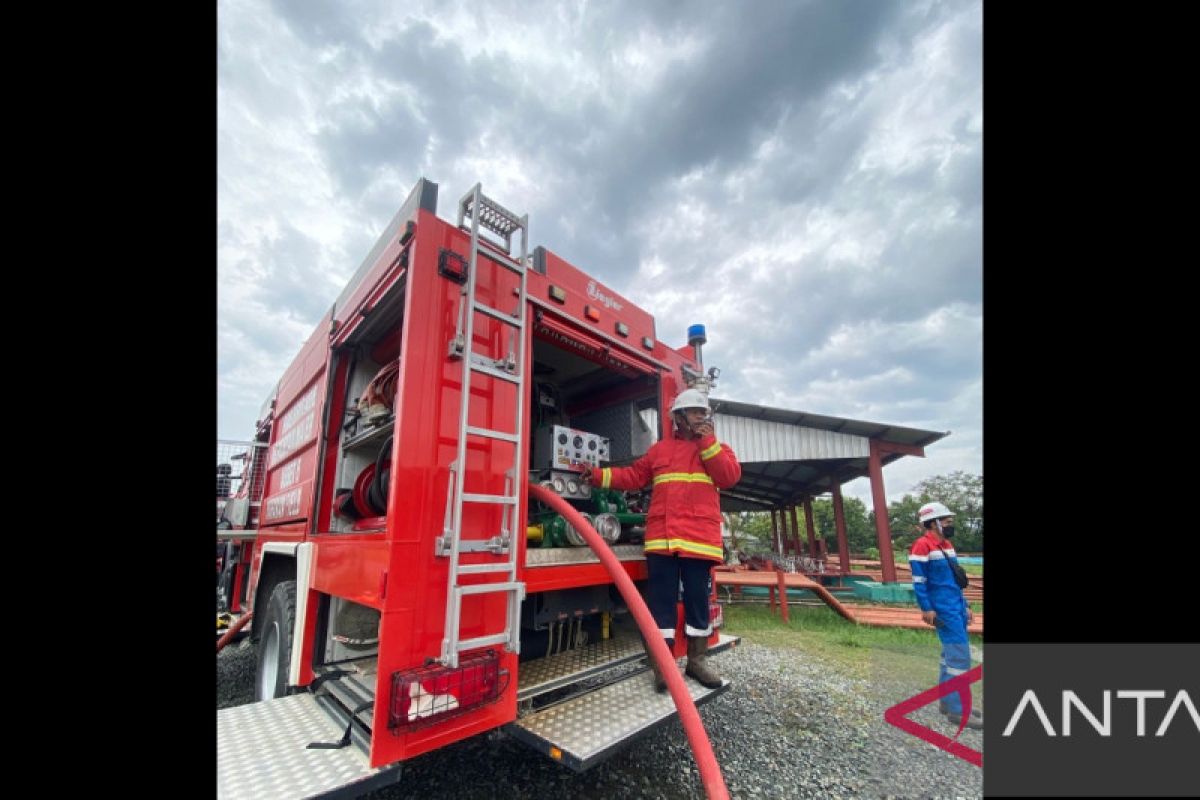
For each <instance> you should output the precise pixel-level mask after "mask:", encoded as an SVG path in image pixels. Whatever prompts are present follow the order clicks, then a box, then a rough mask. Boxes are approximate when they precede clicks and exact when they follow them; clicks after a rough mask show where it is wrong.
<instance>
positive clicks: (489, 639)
mask: <svg viewBox="0 0 1200 800" xmlns="http://www.w3.org/2000/svg"><path fill="white" fill-rule="evenodd" d="M507 643H508V633H507V632H506V633H496V634H492V635H491V636H477V637H476V638H474V639H463V640H462V641H461V642H459V643H458V652H460V653H461V652H462V651H464V650H474V649H475V648H476V647H486V646H487V645H489V644H507Z"/></svg>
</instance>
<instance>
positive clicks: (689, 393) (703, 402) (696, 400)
mask: <svg viewBox="0 0 1200 800" xmlns="http://www.w3.org/2000/svg"><path fill="white" fill-rule="evenodd" d="M685 408H703V409H704V410H705V411H708V398H707V397H705V396H704V395H703V394H702V393H701V392H700V391H699V390H697V389H684V390H683V391H682V392H680V393H679V396H678V397H676V398H675V404H674V405H672V406H671V411H672V412H675V411H683V410H684V409H685Z"/></svg>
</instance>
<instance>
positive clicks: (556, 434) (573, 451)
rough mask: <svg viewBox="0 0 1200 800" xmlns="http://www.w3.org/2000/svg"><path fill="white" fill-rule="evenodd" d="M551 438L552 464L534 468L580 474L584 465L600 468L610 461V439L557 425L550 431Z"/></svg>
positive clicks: (540, 464) (541, 464)
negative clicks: (602, 464)
mask: <svg viewBox="0 0 1200 800" xmlns="http://www.w3.org/2000/svg"><path fill="white" fill-rule="evenodd" d="M550 437H551V442H552V445H551V447H550V463H548V464H547V463H545V462H542V463H539V464H535V465H534V466H536V467H539V468H541V469H546V468H550V469H553V470H568V471H571V472H579V471H580V468H581V467H582V466H583V465H584V464H591V465H592V466H593V467H598V466H600V462H601V461H608V439H607V438H605V437H603V436H597V435H596V434H594V433H588V432H587V431H580V430H576V429H575V428H567V427H564V426H562V425H555V426H553V427H552V428H551V429H550ZM543 452H544V451H543Z"/></svg>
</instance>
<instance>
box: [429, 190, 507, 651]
mask: <svg viewBox="0 0 1200 800" xmlns="http://www.w3.org/2000/svg"><path fill="white" fill-rule="evenodd" d="M468 217H469V218H470V220H471V253H470V258H469V262H468V268H467V279H466V281H464V282H463V287H462V297H461V299H460V300H459V308H458V326H457V330H456V332H455V336H454V338H453V339H452V340H451V341H450V347H449V353H448V356H449V357H450V358H451V359H458V360H461V361H462V367H463V369H462V401H461V404H460V407H459V420H458V454H457V456H456V458H455V460H454V462H453V463H451V465H450V484H449V487H448V489H447V498H446V519H445V523H444V525H443V534H442V536H440V537H438V539H437V543H436V554H437V555H438V556H439V557H448V558H449V559H450V570H449V577H448V586H447V591H446V627H445V632H446V635H445V637H444V638H443V639H442V655H441V658H440V659H439V660H440V661H441V662H442V663H443V664H445V665H446V666H448V667H456V666H458V655H459V653H462V652H464V651H466V650H473V649H475V648H477V647H485V646H487V645H492V644H503V645H504V646H505V648H506V649H507V650H508V651H510V652H513V653H519V652H520V651H521V628H520V611H521V601H522V600H524V599H525V584H524V583H523V582H521V581H518V580H517V541H516V539H515V534H516V527H517V522H518V521H519V519H520V514H519V505H518V504H519V503H520V502H521V498H520V497H519V496H518V495H517V492H518V491H519V487H520V485H521V481H520V476H521V471H522V469H524V463H523V462H524V454H523V453H522V444H521V442H522V438H521V435H522V433H523V431H524V426H525V364H524V363H523V362H524V361H525V323H526V314H527V312H526V308H525V291H526V277H527V272H526V269H527V259H528V255H529V253H528V249H529V215H528V214H525V215H523V216H521V217H518V216H517V215H516V214H514V213H512V212H511V211H508V210H507V209H505V208H504V207H503V206H501V205H499V204H498V203H496V202H495V201H493V200H491V199H490V198H488V197H486V196H485V195H484V194H483V190H482V187H481V184H478V183H477V184H475V186H474V187H473V188H472V189H471V191H469V192H467V194H466V195H464V196H463V198H462V199H461V200H459V202H458V226H459V228H460V229H461V228H463V227H464V225H463V223H464V221H465V220H466V219H467V218H468ZM481 225H482V226H483V227H484V228H486V229H487V230H489V231H491V232H492V233H494V234H496V235H497V236H499V237H501V238H502V239H503V240H504V244H505V253H504V254H503V255H502V254H501V253H500V252H499V251H498V246H497V247H496V248H495V249H493V248H492V247H488V246H487V245H486V244H484V242H486V241H487V240H481V239H480V236H479V228H480V226H481ZM518 230H519V231H520V232H521V253H520V256H519V257H517V258H515V259H514V257H513V256H511V255H510V254H511V252H512V236H513V234H514V233H515V232H517V231H518ZM481 256H483V257H486V258H490V259H491V260H492V261H494V262H495V263H496V264H499V265H500V266H501V267H503V268H505V269H508V270H510V271H511V272H514V273H516V274H517V275H519V276H520V278H521V288H520V291H519V292H518V293H517V295H516V300H517V308H516V310H515V311H513V312H507V311H504V310H503V309H497V308H492V307H490V306H488V305H486V304H484V303H481V302H479V300H478V298H477V297H476V293H475V287H476V280H477V279H478V275H479V270H478V265H479V260H480V257H481ZM476 314H483V315H486V316H488V317H491V318H492V319H495V320H499V321H500V322H502V323H504V324H505V325H508V326H509V327H510V328H511V330H510V331H509V339H508V341H509V349H508V355H507V356H506V357H504V358H500V359H494V358H491V357H489V356H486V355H483V354H480V353H477V352H476V351H475V350H474V349H473V346H472V342H473V341H474V340H473V336H474V332H475V315H476ZM472 373H480V374H483V375H488V376H490V377H492V378H495V379H497V380H501V381H506V382H508V383H511V384H513V385H515V386H516V392H517V395H516V402H515V403H514V407H515V408H516V414H515V419H514V420H513V430H512V431H511V432H510V431H502V430H493V429H489V428H479V427H475V426H473V425H470V424H469V423H468V421H467V412H468V410H469V408H470V402H471V375H472ZM468 437H483V438H487V439H499V440H501V441H505V442H512V443H513V464H512V467H511V468H509V469H508V470H507V471H506V472H505V481H504V494H501V495H490V494H475V493H468V492H465V491H464V473H465V471H466V470H465V469H464V465H465V464H466V463H467V458H466V456H467V438H468ZM466 503H475V504H494V505H500V506H501V507H502V513H501V525H500V533H499V534H497V535H495V536H492V537H490V538H488V539H479V538H466V539H464V538H463V536H462V533H463V530H462V518H463V506H464V504H466ZM483 551H488V552H491V553H493V554H494V555H504V556H506V558H505V560H504V561H497V562H493V563H483V564H466V565H464V564H460V563H459V561H460V556H461V555H462V554H463V553H474V552H483ZM480 573H496V574H500V573H503V576H502V579H501V580H500V581H494V582H490V583H481V584H472V585H470V586H462V585H460V583H459V578H460V576H462V575H478V574H480ZM497 592H504V593H505V595H506V596H507V601H508V613H507V615H506V627H505V629H504V630H503V631H502V632H500V633H495V634H489V635H485V636H477V637H475V638H472V639H461V638H460V636H459V628H460V623H461V620H462V600H463V597H464V596H466V595H474V594H491V593H497Z"/></svg>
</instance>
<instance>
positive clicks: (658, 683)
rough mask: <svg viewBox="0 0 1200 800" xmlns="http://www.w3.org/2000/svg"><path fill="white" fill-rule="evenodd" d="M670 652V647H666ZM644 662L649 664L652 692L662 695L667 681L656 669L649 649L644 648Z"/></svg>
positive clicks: (656, 663)
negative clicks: (652, 684)
mask: <svg viewBox="0 0 1200 800" xmlns="http://www.w3.org/2000/svg"><path fill="white" fill-rule="evenodd" d="M667 649H668V650H670V649H672V648H671V645H669V644H668V645H667ZM646 660H647V661H649V662H650V671H651V673H653V676H654V691H656V692H658V693H659V694H662V693H663V692H665V691H666V690H667V679H666V678H664V677H663V674H662V670H660V669H659V668H658V662H657V661H655V660H654V654H653V653H651V652H650V648H649V647H647V648H646Z"/></svg>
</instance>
